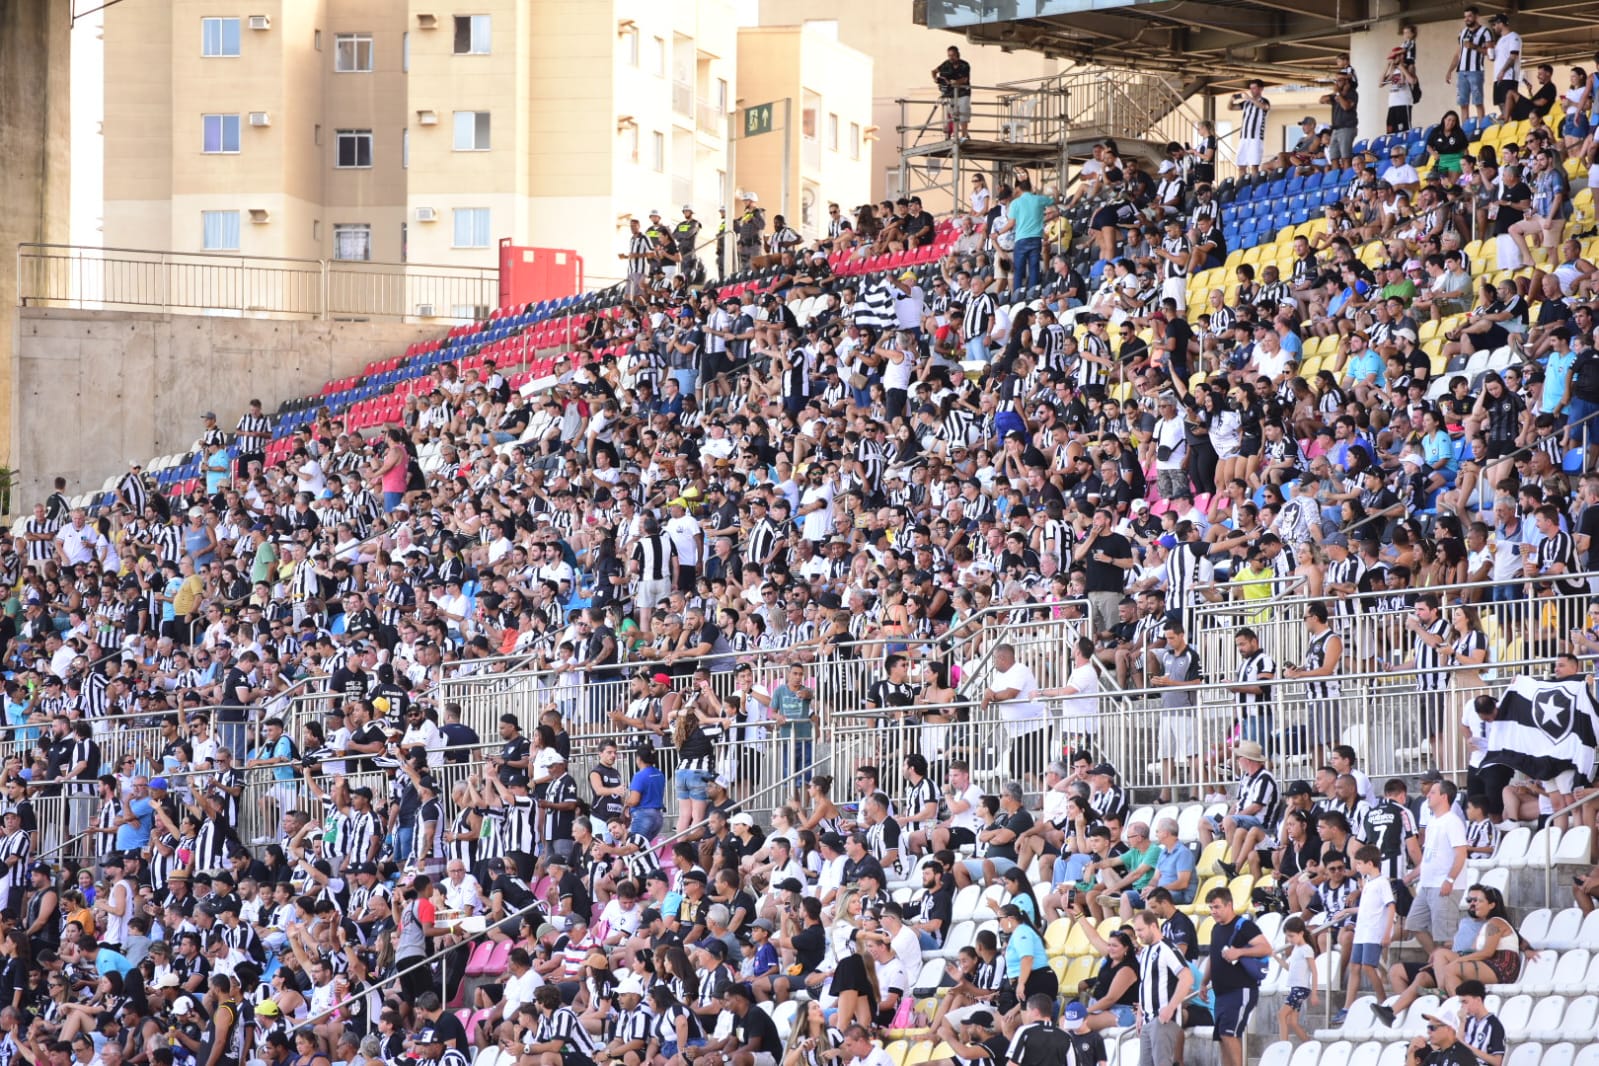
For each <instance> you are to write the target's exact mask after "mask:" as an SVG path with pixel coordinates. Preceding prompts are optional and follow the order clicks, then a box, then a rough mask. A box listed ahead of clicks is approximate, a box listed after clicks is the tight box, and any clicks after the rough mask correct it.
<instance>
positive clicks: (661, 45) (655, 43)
mask: <svg viewBox="0 0 1599 1066" xmlns="http://www.w3.org/2000/svg"><path fill="white" fill-rule="evenodd" d="M650 73H651V74H653V75H655V76H656V77H657V78H664V77H666V39H665V38H664V37H655V38H652V39H651V41H650Z"/></svg>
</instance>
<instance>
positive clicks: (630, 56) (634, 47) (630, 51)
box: [623, 26, 638, 67]
mask: <svg viewBox="0 0 1599 1066" xmlns="http://www.w3.org/2000/svg"><path fill="white" fill-rule="evenodd" d="M623 46H624V47H625V48H626V49H627V65H628V66H630V67H637V66H638V27H637V26H632V27H629V29H628V31H627V36H626V38H625V39H624V41H623Z"/></svg>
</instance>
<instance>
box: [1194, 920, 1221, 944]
mask: <svg viewBox="0 0 1599 1066" xmlns="http://www.w3.org/2000/svg"><path fill="white" fill-rule="evenodd" d="M1215 928H1216V919H1214V918H1212V917H1211V916H1210V915H1208V914H1207V915H1205V919H1204V921H1202V922H1200V923H1199V927H1198V928H1197V929H1195V930H1194V939H1195V940H1197V941H1199V946H1200V947H1209V946H1210V934H1211V932H1212V930H1214V929H1215Z"/></svg>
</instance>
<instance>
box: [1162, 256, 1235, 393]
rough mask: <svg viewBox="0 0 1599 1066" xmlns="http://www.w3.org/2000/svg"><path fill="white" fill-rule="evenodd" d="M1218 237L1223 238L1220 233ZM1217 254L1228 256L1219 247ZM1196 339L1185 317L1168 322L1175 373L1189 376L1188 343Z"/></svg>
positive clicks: (1167, 328) (1168, 339)
mask: <svg viewBox="0 0 1599 1066" xmlns="http://www.w3.org/2000/svg"><path fill="white" fill-rule="evenodd" d="M1216 239H1217V240H1218V241H1219V240H1221V236H1220V234H1219V233H1218V234H1217V237H1216ZM1216 254H1217V255H1218V256H1220V257H1221V258H1223V259H1225V258H1226V257H1227V252H1226V251H1225V250H1224V249H1221V248H1218V249H1217V252H1216ZM1193 339H1194V328H1193V327H1192V326H1190V325H1189V324H1188V320H1187V319H1184V318H1174V319H1172V320H1171V321H1170V322H1168V323H1166V340H1167V342H1168V345H1169V347H1170V349H1171V366H1172V371H1173V372H1174V373H1178V374H1181V375H1182V376H1184V377H1187V376H1188V345H1189V343H1190V342H1191V341H1192V340H1193Z"/></svg>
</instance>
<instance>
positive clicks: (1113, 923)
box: [1098, 914, 1123, 937]
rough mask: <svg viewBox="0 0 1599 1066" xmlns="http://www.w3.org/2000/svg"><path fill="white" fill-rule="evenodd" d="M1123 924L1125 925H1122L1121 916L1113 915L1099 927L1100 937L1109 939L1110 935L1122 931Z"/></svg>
mask: <svg viewBox="0 0 1599 1066" xmlns="http://www.w3.org/2000/svg"><path fill="white" fill-rule="evenodd" d="M1122 924H1123V923H1122V919H1121V915H1119V914H1112V915H1111V916H1110V917H1108V918H1106V919H1105V920H1104V921H1102V922H1100V923H1099V926H1098V929H1099V935H1100V936H1104V937H1108V936H1110V934H1112V933H1114V932H1115V931H1116V930H1118V929H1120V928H1121V927H1122Z"/></svg>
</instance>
